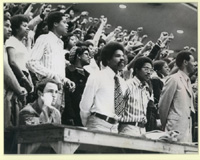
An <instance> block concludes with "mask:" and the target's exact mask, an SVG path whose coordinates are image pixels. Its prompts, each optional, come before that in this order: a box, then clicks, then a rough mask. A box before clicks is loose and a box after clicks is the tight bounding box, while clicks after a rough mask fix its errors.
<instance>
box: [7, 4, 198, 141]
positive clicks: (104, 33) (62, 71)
mask: <svg viewBox="0 0 200 160" xmlns="http://www.w3.org/2000/svg"><path fill="white" fill-rule="evenodd" d="M34 5H36V4H33V3H6V4H4V28H5V27H7V28H9V27H11V28H10V30H9V29H8V30H7V32H8V34H7V37H5V33H4V46H5V51H4V59H5V60H4V127H5V128H7V127H9V126H18V125H19V124H26V125H28V124H29V125H30V124H39V123H41V121H43V120H41V119H40V122H36V121H34V119H30V116H29V117H28V116H27V110H26V109H27V108H25V106H26V107H27V105H29V104H32V103H33V105H31V106H33V108H34V105H40V101H39V100H38V99H39V98H38V97H39V96H40V95H39V94H38V90H40V88H41V86H42V85H44V84H45V85H47V83H48V82H51V83H56V84H58V85H57V87H58V88H57V89H56V90H55V94H58V95H57V97H56V98H57V99H56V102H55V108H56V110H54V109H51V112H54V113H55V114H54V116H56V117H57V118H58V117H59V118H60V119H59V118H58V119H57V118H56V117H54V116H52V117H51V122H54V123H62V124H65V125H72V126H86V122H85V118H84V116H85V115H84V114H85V110H84V109H85V107H84V104H85V103H86V101H87V105H89V101H90V100H91V99H88V95H87V94H89V93H87V92H90V93H91V94H92V89H91V86H92V84H91V85H90V84H89V83H97V82H95V81H98V80H97V79H95V81H92V80H91V79H92V78H90V79H88V77H92V75H96V73H98V72H99V71H102V70H104V68H106V66H107V65H108V66H109V65H110V64H107V63H105V61H103V59H104V58H105V57H103V56H102V55H104V54H102V52H103V53H104V52H106V51H105V48H106V47H105V46H107V45H108V46H109V44H112V43H117V44H119V45H121V46H122V47H123V49H119V50H122V51H123V53H124V55H123V56H124V58H123V61H124V62H123V66H124V67H122V68H121V69H119V72H117V74H118V75H119V76H120V77H121V78H122V79H123V80H124V81H126V82H129V80H130V79H133V78H134V76H135V75H137V74H138V73H135V72H136V71H135V70H134V69H137V68H135V66H136V67H138V66H137V65H138V61H137V60H138V59H141V58H143V57H147V58H148V59H150V61H149V60H146V63H149V64H152V69H151V68H148V67H149V66H147V67H146V70H147V72H149V73H150V78H149V79H148V80H147V81H146V84H145V85H147V86H148V89H147V91H146V92H148V96H147V97H149V99H148V103H147V106H146V111H145V112H146V114H145V116H146V118H145V123H144V124H145V130H146V131H153V130H163V129H164V128H163V127H162V124H161V121H160V119H162V117H160V114H159V100H160V97H161V93H162V91H163V87H164V86H165V83H166V80H167V79H168V77H169V76H171V75H174V74H175V73H177V71H178V69H179V67H178V66H177V63H176V56H174V55H176V54H177V53H176V51H173V50H171V49H170V43H173V39H174V36H173V34H172V33H168V32H165V31H163V32H162V33H160V37H158V40H157V41H156V42H153V41H151V40H150V41H148V42H146V43H144V39H146V38H147V35H143V27H139V28H133V29H132V30H131V31H129V30H127V29H123V28H122V26H120V25H121V24H119V26H118V27H116V28H115V29H114V30H113V31H110V32H109V33H108V30H110V28H111V25H110V24H108V23H107V21H108V19H107V18H106V17H105V16H104V15H100V17H99V18H95V17H92V15H90V13H89V12H88V11H82V12H81V13H75V9H74V5H73V4H72V5H70V6H69V7H66V6H65V5H64V4H62V5H57V6H56V7H54V8H53V7H52V4H40V5H39V7H38V8H36V9H34V10H33V8H34ZM37 5H38V4H37ZM53 6H55V5H53ZM75 7H77V8H78V5H76V6H75ZM53 12H56V13H58V12H60V13H62V15H64V16H65V22H63V23H66V24H65V25H66V26H67V27H66V28H67V31H66V32H65V33H62V34H61V33H60V32H59V31H62V29H60V28H59V29H57V30H54V27H55V26H56V24H55V23H56V22H55V23H53V24H55V26H52V27H51V26H50V25H49V23H51V20H50V18H49V17H51V16H50V14H51V13H53ZM53 18H54V19H53V20H52V21H54V20H55V19H56V16H55V17H53ZM7 20H10V24H9V23H8V24H7V23H6V21H7ZM6 25H7V26H6ZM9 25H10V26H9ZM56 27H57V26H56ZM4 32H5V29H4ZM50 32H51V33H50ZM52 33H53V34H52ZM50 34H51V35H50ZM54 34H55V35H56V36H55V35H54ZM149 34H150V33H149ZM44 35H48V36H44ZM54 36H55V37H54ZM51 38H52V39H51ZM47 42H48V43H47ZM60 46H61V47H60ZM182 51H185V52H190V53H191V54H193V55H194V54H197V53H196V50H195V48H193V47H188V46H185V47H183V48H182ZM51 52H52V53H53V52H55V53H57V55H56V54H52V56H53V57H50V56H51V55H50V54H48V53H51ZM61 52H62V56H58V55H59V54H60V53H61ZM63 55H64V56H63ZM104 56H105V55H104ZM63 57H64V59H63ZM51 58H52V59H53V61H52V62H51V63H49V62H48V61H49V59H51ZM54 63H55V64H54ZM140 63H143V61H141V62H140ZM136 64H137V65H136ZM193 65H194V67H195V68H194V70H193V71H192V72H191V73H190V74H189V78H190V81H191V85H192V90H193V96H194V110H195V111H194V112H192V113H194V114H193V115H192V116H191V117H192V127H193V129H192V132H193V134H192V135H193V137H192V138H193V141H194V142H195V141H197V133H196V130H195V128H197V126H198V123H197V122H198V120H197V109H198V103H197V101H198V100H197V98H198V88H197V84H198V83H197V80H198V78H197V62H196V61H195V62H194V63H193ZM38 66H39V67H38ZM150 67H151V65H150ZM139 69H140V68H139ZM104 74H105V73H104ZM104 74H102V75H104ZM47 78H48V79H51V80H53V81H51V80H47ZM93 78H94V77H93ZM99 79H101V77H100V78H99ZM103 79H104V77H102V81H103ZM54 81H55V82H54ZM98 83H99V84H98V85H100V82H98ZM101 85H102V84H101ZM50 87H51V86H50ZM38 88H39V89H38ZM44 88H45V86H43V90H41V93H42V92H44ZM88 88H89V89H90V90H89V89H88ZM84 89H85V91H84ZM129 89H130V87H129ZM130 92H131V93H132V92H133V93H135V91H130ZM84 94H85V95H84ZM94 94H99V93H97V92H94ZM102 94H104V92H102ZM129 94H130V93H129ZM85 96H86V97H85ZM133 97H134V95H133ZM93 98H94V97H93ZM41 99H42V100H43V101H41V103H45V104H48V103H51V102H47V101H48V100H46V101H45V100H44V99H45V98H44V96H43V98H41ZM47 99H48V97H47ZM96 99H97V98H96ZM105 99H106V97H105ZM36 101H37V104H36ZM44 101H45V102H44ZM141 101H142V99H141ZM91 103H93V102H91ZM91 105H93V104H91ZM28 107H30V106H28ZM80 107H81V110H82V111H81V110H80ZM88 107H89V106H88ZM102 107H103V106H102ZM24 108H25V109H24ZM35 110H36V111H35ZM35 110H34V111H32V110H31V115H32V116H33V117H34V116H36V117H37V116H38V115H37V114H38V113H40V112H38V113H37V109H35ZM28 111H30V110H28ZM57 111H59V112H57ZM105 113H106V112H105ZM97 114H98V113H96V112H95V113H94V114H93V115H94V116H98V115H97ZM20 115H21V117H20ZM124 115H125V114H124ZM107 116H110V115H107ZM100 117H101V115H100ZM27 118H29V119H27ZM40 118H41V117H40ZM43 118H44V116H43ZM54 118H55V119H54ZM44 119H45V118H44ZM52 119H54V121H52ZM123 120H124V119H123V118H122V119H121V121H123ZM44 121H45V120H44ZM48 121H49V122H50V120H48ZM124 124H126V123H124Z"/></svg>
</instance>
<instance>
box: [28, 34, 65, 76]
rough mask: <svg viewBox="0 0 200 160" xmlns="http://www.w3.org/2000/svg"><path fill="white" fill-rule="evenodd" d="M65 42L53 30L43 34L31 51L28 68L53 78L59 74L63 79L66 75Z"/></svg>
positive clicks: (37, 73) (38, 74)
mask: <svg viewBox="0 0 200 160" xmlns="http://www.w3.org/2000/svg"><path fill="white" fill-rule="evenodd" d="M64 53H65V52H64V49H63V42H62V40H61V39H60V38H58V37H57V36H56V35H55V34H54V33H53V32H51V31H49V33H48V34H45V35H41V36H40V37H39V38H38V39H37V41H36V43H35V45H34V47H33V49H32V52H31V58H30V60H29V61H28V63H27V67H28V69H30V70H31V71H32V72H34V73H36V75H37V77H38V78H39V79H40V78H42V77H47V78H53V77H54V76H55V75H58V76H59V77H60V78H61V80H62V79H63V78H64V77H65V54H64Z"/></svg>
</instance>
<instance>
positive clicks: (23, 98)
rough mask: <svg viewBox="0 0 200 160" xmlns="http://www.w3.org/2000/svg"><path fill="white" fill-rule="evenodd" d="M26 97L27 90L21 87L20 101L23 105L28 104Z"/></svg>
mask: <svg viewBox="0 0 200 160" xmlns="http://www.w3.org/2000/svg"><path fill="white" fill-rule="evenodd" d="M26 96H27V91H26V89H25V88H24V87H21V94H19V95H18V99H19V101H20V102H21V103H22V105H25V104H26Z"/></svg>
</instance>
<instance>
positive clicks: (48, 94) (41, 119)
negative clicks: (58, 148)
mask: <svg viewBox="0 0 200 160" xmlns="http://www.w3.org/2000/svg"><path fill="white" fill-rule="evenodd" d="M36 92H37V95H38V98H37V99H36V100H35V101H34V102H33V103H29V104H27V105H26V106H25V107H24V108H23V109H22V110H21V111H20V113H19V124H20V125H37V124H42V123H58V124H60V123H61V115H60V112H59V110H58V109H56V108H55V107H54V105H55V104H56V101H57V95H58V83H57V82H56V81H55V80H52V79H43V80H42V81H40V82H39V83H38V84H37V86H36Z"/></svg>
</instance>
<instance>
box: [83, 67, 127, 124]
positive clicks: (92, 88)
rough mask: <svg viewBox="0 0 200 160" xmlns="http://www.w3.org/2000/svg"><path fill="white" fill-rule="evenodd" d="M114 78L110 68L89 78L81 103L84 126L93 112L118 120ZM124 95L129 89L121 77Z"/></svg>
mask: <svg viewBox="0 0 200 160" xmlns="http://www.w3.org/2000/svg"><path fill="white" fill-rule="evenodd" d="M114 76H115V72H114V71H113V70H112V69H111V68H110V67H105V69H103V70H101V71H97V72H96V73H93V74H91V75H90V76H89V77H88V80H87V83H86V86H85V89H84V92H83V95H82V99H81V102H80V115H81V119H82V123H83V125H85V124H86V122H87V118H88V116H90V114H91V112H97V113H100V114H103V115H106V116H109V117H113V118H116V119H118V116H117V115H116V114H115V107H114V85H115V84H114ZM119 82H120V85H121V89H122V93H123V94H125V91H126V89H127V86H126V83H125V81H124V80H123V79H122V78H121V77H119Z"/></svg>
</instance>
